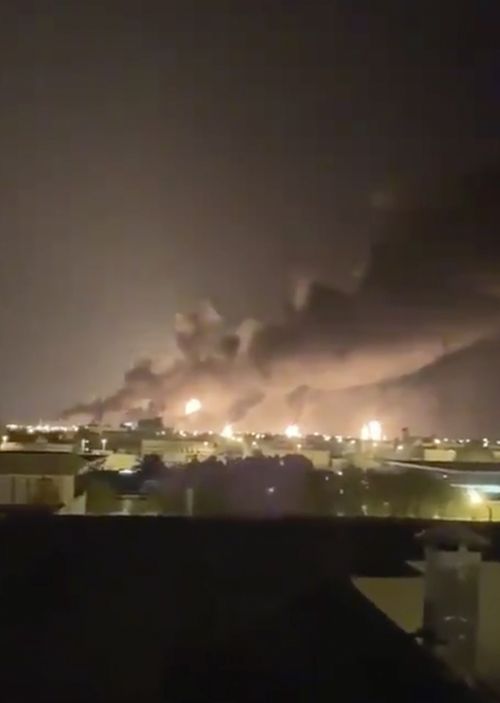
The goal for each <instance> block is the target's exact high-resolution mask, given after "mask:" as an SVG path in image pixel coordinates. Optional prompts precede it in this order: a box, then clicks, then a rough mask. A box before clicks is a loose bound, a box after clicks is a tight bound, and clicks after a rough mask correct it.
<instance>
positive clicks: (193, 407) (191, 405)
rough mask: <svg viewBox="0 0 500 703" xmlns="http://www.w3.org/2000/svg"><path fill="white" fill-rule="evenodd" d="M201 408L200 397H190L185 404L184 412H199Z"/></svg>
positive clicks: (190, 413)
mask: <svg viewBox="0 0 500 703" xmlns="http://www.w3.org/2000/svg"><path fill="white" fill-rule="evenodd" d="M201 408H202V405H201V401H200V400H198V398H190V399H189V400H188V401H187V403H186V405H185V406H184V412H185V414H186V415H192V414H193V413H197V412H199V411H200V410H201Z"/></svg>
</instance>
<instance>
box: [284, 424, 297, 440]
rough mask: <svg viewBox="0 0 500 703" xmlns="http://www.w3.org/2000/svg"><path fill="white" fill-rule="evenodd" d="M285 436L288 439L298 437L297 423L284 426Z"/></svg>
mask: <svg viewBox="0 0 500 703" xmlns="http://www.w3.org/2000/svg"><path fill="white" fill-rule="evenodd" d="M285 436H286V437H288V439H293V438H294V437H300V429H299V426H298V425H288V427H286V428H285Z"/></svg>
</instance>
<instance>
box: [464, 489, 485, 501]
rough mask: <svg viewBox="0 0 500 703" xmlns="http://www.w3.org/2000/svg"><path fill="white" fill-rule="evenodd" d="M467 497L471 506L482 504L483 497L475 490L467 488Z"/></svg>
mask: <svg viewBox="0 0 500 703" xmlns="http://www.w3.org/2000/svg"><path fill="white" fill-rule="evenodd" d="M467 495H468V497H469V501H470V504H471V505H481V503H482V502H483V496H482V495H481V494H480V493H479V491H476V489H475V488H468V489H467Z"/></svg>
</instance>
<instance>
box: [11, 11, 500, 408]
mask: <svg viewBox="0 0 500 703" xmlns="http://www.w3.org/2000/svg"><path fill="white" fill-rule="evenodd" d="M4 5H9V6H10V7H4V6H2V9H1V10H0V47H1V49H0V58H1V61H0V105H1V109H0V155H1V158H0V226H1V232H2V237H1V242H2V246H1V257H0V292H1V296H0V329H1V330H2V338H1V346H0V374H1V375H0V388H1V393H0V419H3V420H5V421H16V420H37V419H38V418H47V419H48V418H55V417H57V416H58V413H59V412H60V410H62V409H63V408H64V407H65V406H67V405H68V404H71V403H72V402H74V401H75V400H76V399H79V398H87V397H91V396H94V395H102V394H106V393H108V392H110V391H111V390H112V389H113V388H114V387H115V386H116V385H117V384H119V383H120V380H121V378H122V376H123V372H124V371H125V369H126V368H127V367H130V366H131V365H132V364H133V363H134V361H135V360H136V359H137V358H140V357H143V356H151V355H156V354H162V353H164V352H165V350H166V349H169V348H170V347H171V345H172V344H173V334H172V324H171V323H172V318H173V316H174V314H175V312H176V311H178V310H186V309H189V308H190V307H191V306H192V305H193V304H194V303H195V302H196V301H197V300H198V299H200V298H202V297H203V298H206V297H208V298H210V299H211V300H212V301H213V304H214V305H215V307H216V308H217V309H218V310H219V311H220V312H221V314H223V315H224V316H227V317H228V318H229V319H230V320H236V319H240V318H241V317H246V316H256V317H259V318H261V319H269V318H270V317H272V316H273V315H275V314H277V313H278V312H279V311H280V310H281V309H282V307H283V301H284V297H285V295H286V290H287V287H288V286H289V283H290V280H291V278H292V277H293V276H294V275H296V274H302V273H305V274H307V275H308V276H314V277H318V278H319V279H321V280H323V281H325V282H327V283H330V284H334V285H335V286H338V287H340V288H343V289H346V290H350V289H352V288H353V287H354V286H355V284H356V282H357V280H358V277H359V271H360V269H361V268H362V267H363V265H364V263H365V262H366V260H367V257H368V252H369V247H370V244H371V242H372V240H373V238H374V236H375V232H376V228H377V216H378V212H377V210H376V209H375V208H374V207H373V204H374V203H377V202H378V200H377V198H378V196H379V195H380V193H385V192H391V189H394V188H396V189H398V188H400V187H406V185H407V184H414V183H421V182H427V181H429V180H430V179H436V178H438V177H439V175H440V174H441V173H460V172H462V171H463V172H466V171H467V170H469V169H474V168H476V167H477V166H479V165H481V164H482V163H484V162H485V160H491V158H492V156H494V155H495V154H498V151H499V150H498V144H499V140H498V138H499V125H500V57H499V50H498V26H499V24H498V20H499V19H500V17H499V14H500V13H499V7H498V3H496V2H495V1H494V0H491V1H484V2H482V1H481V0H474V1H463V2H462V1H461V0H455V2H435V1H434V2H427V1H425V0H397V1H390V0H388V1H383V0H380V1H377V0H356V2H353V1H352V0H344V1H343V2H340V1H339V2H333V1H330V2H326V1H325V2H314V1H313V0H309V1H308V2H306V1H304V2H295V1H294V0H283V1H279V0H267V1H265V2H264V1H259V0H246V1H245V0H240V1H239V2H234V0H233V1H231V2H229V1H227V2H217V1H216V0H212V1H211V2H207V1H206V0H192V1H190V0H179V2H167V1H166V2H142V3H141V2H134V3H132V2H126V1H125V0H122V2H116V3H111V2H106V1H105V0H102V1H96V2H94V1H92V0H88V1H87V2H81V1H76V0H65V1H64V0H59V1H57V0H53V1H52V2H48V1H47V0H38V2H33V3H30V2H19V3H4Z"/></svg>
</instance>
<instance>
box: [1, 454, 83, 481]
mask: <svg viewBox="0 0 500 703" xmlns="http://www.w3.org/2000/svg"><path fill="white" fill-rule="evenodd" d="M86 464H87V461H86V460H85V459H84V458H82V457H81V456H79V455H78V454H74V453H72V452H67V453H66V452H47V451H38V452H37V451H30V452H25V451H0V475H5V474H8V475H9V474H25V475H27V476H75V475H76V474H78V473H80V472H81V471H82V470H83V468H84V467H85V465H86Z"/></svg>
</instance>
